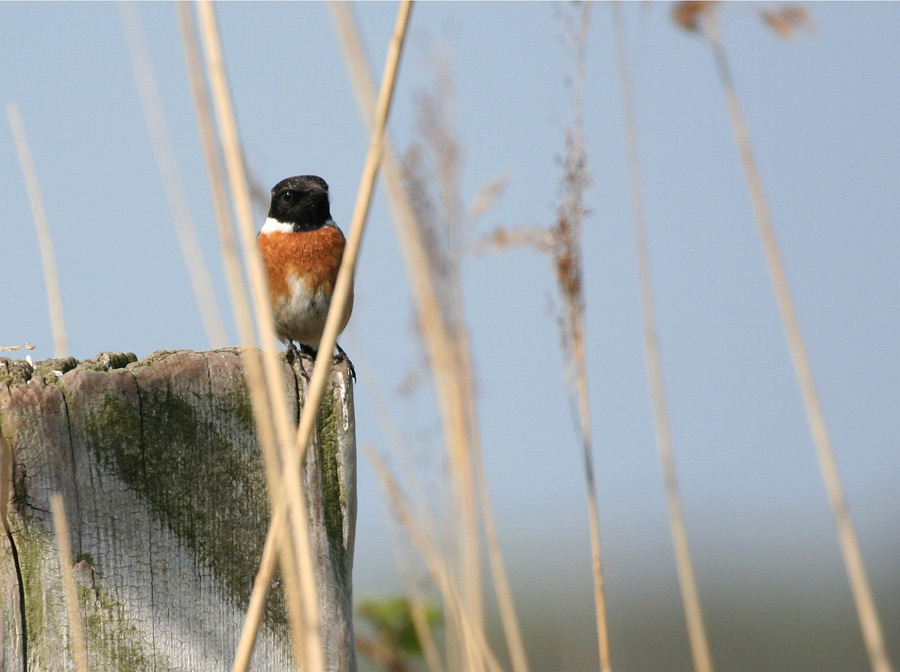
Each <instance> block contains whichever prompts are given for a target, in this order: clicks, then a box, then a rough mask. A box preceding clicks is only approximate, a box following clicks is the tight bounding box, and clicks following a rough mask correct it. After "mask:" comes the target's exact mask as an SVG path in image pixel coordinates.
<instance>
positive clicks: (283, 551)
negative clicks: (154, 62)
mask: <svg viewBox="0 0 900 672" xmlns="http://www.w3.org/2000/svg"><path fill="white" fill-rule="evenodd" d="M177 10H178V20H179V25H180V27H181V36H182V43H183V45H184V51H185V61H186V65H187V72H188V79H189V81H190V84H191V97H192V99H193V102H194V110H195V113H196V116H197V125H198V128H199V130H200V139H201V145H202V147H203V157H204V162H205V164H206V171H207V175H208V177H209V183H210V190H211V192H212V197H213V208H214V212H215V221H216V228H217V230H218V234H219V242H220V248H221V252H222V260H223V263H224V267H225V275H226V278H227V280H228V289H229V293H230V296H231V303H232V306H233V309H234V312H235V318H236V322H237V327H238V333H239V334H240V341H241V343H242V344H243V345H244V348H243V350H242V352H241V356H242V359H243V361H244V368H245V371H246V376H247V384H248V388H249V392H250V400H251V406H252V408H253V415H254V420H255V423H256V428H257V438H258V440H259V444H260V449H261V452H262V455H263V463H264V465H265V467H266V478H267V484H268V487H269V492H270V493H271V494H270V501H273V500H276V499H279V497H278V496H277V494H274V493H278V492H279V491H280V487H281V469H280V459H279V457H278V452H277V450H278V449H277V445H276V439H275V432H274V428H273V426H272V423H271V418H270V415H269V413H270V411H269V403H268V398H267V395H266V384H265V379H264V376H263V371H262V367H261V365H260V360H259V355H258V352H257V351H256V345H257V344H256V336H255V334H254V331H253V318H252V316H251V308H250V300H249V297H248V295H247V291H246V287H245V286H244V282H243V275H242V271H241V265H240V259H239V256H238V249H237V244H236V241H235V238H234V232H233V230H232V223H231V214H230V209H229V205H228V194H227V189H226V185H225V178H224V176H223V174H222V167H221V163H220V161H219V154H218V149H217V145H216V137H215V121H214V119H213V115H212V108H211V104H210V101H209V95H208V93H207V89H206V85H205V81H204V75H203V65H202V59H201V54H200V48H199V46H198V45H197V36H196V33H197V30H196V25H195V21H194V16H193V14H192V12H191V8H190V4H189V3H187V2H178V3H177ZM280 511H281V514H282V515H283V514H284V509H283V508H282V509H280ZM279 554H280V555H281V557H282V564H283V565H284V566H285V568H286V569H285V571H284V579H285V589H286V591H287V590H290V591H291V594H292V595H297V594H298V593H299V584H298V579H297V572H296V569H295V568H296V565H297V563H296V561H295V560H294V555H293V547H292V546H291V545H290V544H281V546H280V547H277V546H276V545H275V543H274V538H271V537H270V538H269V539H267V542H266V545H265V547H264V549H263V557H262V560H261V565H262V567H264V568H265V572H266V574H265V575H266V576H268V578H267V579H266V589H265V590H263V591H261V592H254V593H253V599H251V601H250V604H249V606H248V613H250V614H251V615H250V616H248V618H247V619H246V620H245V625H244V628H243V629H242V632H241V638H240V641H239V643H238V647H237V650H236V654H235V660H234V662H233V666H234V668H235V669H246V668H247V666H248V665H249V662H250V657H251V656H252V654H253V647H254V645H255V644H256V636H257V633H258V628H257V627H250V626H249V623H259V622H260V619H261V617H262V613H261V612H260V613H259V614H257V613H255V612H256V610H262V609H264V608H265V604H266V598H267V596H268V585H269V583H270V582H271V575H272V573H274V571H275V566H276V564H277V562H276V561H277V557H278V555H279ZM287 568H294V569H287ZM297 606H298V605H297V603H296V600H294V602H292V603H291V605H290V608H291V609H292V611H291V613H292V614H293V616H292V620H291V624H292V632H296V633H297V634H295V635H294V639H295V640H296V643H297V644H300V645H302V641H303V638H302V636H301V635H300V633H301V632H302V627H301V626H302V618H303V616H302V611H301V610H300V609H298V608H297ZM295 656H298V657H302V652H300V651H298V650H297V648H296V644H295Z"/></svg>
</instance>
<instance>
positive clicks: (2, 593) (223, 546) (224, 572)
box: [0, 348, 356, 672]
mask: <svg viewBox="0 0 900 672" xmlns="http://www.w3.org/2000/svg"><path fill="white" fill-rule="evenodd" d="M303 366H304V367H305V369H306V370H307V371H309V370H311V367H312V362H311V361H308V360H307V361H305V362H304V363H303ZM299 367H300V362H299V361H295V362H294V363H293V365H291V364H288V363H287V362H285V363H284V389H285V391H286V393H287V396H288V399H289V400H290V401H291V403H292V405H293V408H292V414H293V415H294V417H298V416H299V410H300V407H301V404H302V398H303V395H304V391H305V386H306V383H307V379H306V378H305V377H304V375H303V374H302V373H301V371H300V368H299ZM330 385H331V388H330V392H329V393H328V394H326V395H325V401H324V403H323V407H322V411H321V415H320V419H319V422H318V426H317V430H318V432H317V435H318V436H317V441H316V442H314V445H313V446H312V448H313V449H312V450H309V451H308V452H307V460H306V464H305V475H304V476H305V483H306V487H307V490H308V492H307V495H308V501H309V509H310V521H311V532H312V534H311V538H312V540H313V544H314V549H313V554H314V558H315V559H316V561H317V564H318V565H319V566H318V567H317V579H318V589H319V598H320V599H319V602H320V607H321V608H322V613H323V616H322V622H323V637H324V641H325V648H326V660H327V664H328V665H327V666H328V669H329V670H341V671H343V670H355V669H356V663H355V654H354V652H353V637H352V613H351V605H352V601H351V581H350V571H351V568H352V554H353V536H354V533H355V520H356V455H355V436H354V434H355V427H354V420H353V405H352V398H353V395H352V387H351V383H350V376H349V375H348V371H347V369H346V366H344V365H341V364H338V365H336V367H335V369H334V371H333V372H332V376H331V381H330ZM0 435H2V436H4V437H7V438H9V439H10V440H11V441H12V444H13V451H14V471H13V473H14V481H15V483H14V485H15V487H14V488H13V496H12V497H11V505H10V512H11V523H12V526H13V528H14V529H13V537H14V539H15V540H16V543H17V545H18V546H20V548H19V555H20V560H21V562H22V565H23V572H22V574H23V577H24V580H25V593H26V600H25V602H26V604H25V606H26V609H25V614H26V621H27V623H26V626H27V629H28V647H29V661H30V662H31V663H32V664H31V665H29V669H40V670H46V671H50V672H56V671H57V670H63V669H71V661H70V658H69V655H70V654H69V653H68V650H67V645H68V632H67V623H66V618H65V609H64V605H63V600H62V590H61V581H60V575H59V567H58V558H57V555H56V544H55V540H54V538H53V532H52V525H51V521H50V516H49V513H48V511H49V508H50V507H49V505H48V500H49V496H50V494H52V492H54V491H59V492H60V493H61V494H62V496H63V499H64V501H65V504H66V510H67V516H68V518H69V528H70V530H71V537H72V540H71V541H72V550H73V555H74V557H75V558H76V567H75V569H76V575H77V576H78V577H79V595H80V597H81V600H80V608H81V611H82V618H83V621H84V624H85V630H86V633H85V634H86V640H87V644H88V653H89V657H90V661H91V669H92V670H93V671H95V672H96V671H101V672H102V671H104V670H117V671H121V670H144V669H147V670H149V669H174V670H192V671H197V672H202V671H205V670H217V671H218V670H222V669H227V668H228V667H229V666H230V660H231V656H232V655H233V652H234V649H235V645H236V642H237V638H238V636H239V632H240V627H241V624H242V621H243V613H244V610H245V609H246V606H247V600H248V598H249V594H250V590H251V587H252V583H253V579H254V576H255V573H256V570H257V568H258V565H259V560H260V557H261V553H262V547H263V543H264V541H265V535H266V529H267V525H268V520H269V509H268V497H267V494H266V482H265V474H264V470H263V465H262V461H261V457H260V453H259V448H258V446H257V443H256V437H255V429H254V425H253V412H252V408H251V406H250V402H249V398H248V395H247V390H246V384H245V381H244V369H243V362H242V358H241V354H240V351H239V350H238V349H233V348H232V349H223V350H215V351H210V352H191V351H172V352H167V351H158V352H156V353H153V354H152V355H150V356H149V357H147V358H144V359H142V360H140V361H138V360H137V358H136V357H134V355H130V354H127V353H101V354H100V355H98V357H97V358H96V359H95V360H91V361H86V362H77V361H76V360H74V359H71V358H68V359H64V360H45V361H44V362H38V363H36V364H35V365H34V366H33V367H32V366H30V365H29V364H28V363H27V362H24V361H14V360H8V359H0ZM6 545H7V544H4V549H3V550H2V551H0V669H3V670H10V672H13V671H15V672H19V671H20V670H21V669H22V661H21V635H22V627H23V624H22V623H21V622H20V621H21V618H20V617H18V614H19V607H18V601H19V600H18V592H17V590H18V589H17V584H16V581H17V579H16V577H15V576H14V572H13V571H12V567H11V565H12V563H11V558H10V549H8V548H5V546H6ZM287 636H288V635H287V628H286V623H285V616H284V604H283V595H282V592H281V590H280V584H279V582H278V581H277V580H276V582H275V585H274V586H273V590H272V591H271V593H270V597H269V603H268V605H267V609H266V618H265V622H264V627H263V630H262V631H261V633H260V638H259V640H258V644H257V649H256V652H255V654H254V661H253V665H252V669H265V670H273V671H274V670H282V669H284V670H287V669H292V664H291V660H290V646H289V644H288V642H287Z"/></svg>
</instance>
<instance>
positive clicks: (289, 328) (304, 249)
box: [257, 175, 353, 371]
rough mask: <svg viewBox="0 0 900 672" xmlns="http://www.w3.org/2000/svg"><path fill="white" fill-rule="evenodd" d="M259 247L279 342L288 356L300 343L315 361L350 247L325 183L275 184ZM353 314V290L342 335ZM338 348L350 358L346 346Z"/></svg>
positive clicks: (311, 178)
mask: <svg viewBox="0 0 900 672" xmlns="http://www.w3.org/2000/svg"><path fill="white" fill-rule="evenodd" d="M257 243H258V245H259V251H260V253H261V254H262V258H263V262H264V263H265V266H266V271H267V274H268V278H269V292H270V294H271V298H272V309H273V311H274V313H275V331H276V333H277V334H278V338H279V339H281V340H282V341H283V342H284V343H285V344H287V346H288V351H289V352H292V351H293V349H294V342H295V341H296V342H297V343H298V344H299V345H300V351H301V352H305V353H306V354H309V355H312V356H315V354H316V352H317V351H318V349H319V341H320V340H321V338H322V332H323V331H324V330H325V317H326V316H327V315H328V308H329V306H330V305H331V295H332V293H333V292H334V285H335V282H336V281H337V275H338V269H339V268H340V266H341V259H342V258H343V256H344V245H345V243H346V240H345V239H344V234H343V233H342V232H341V230H340V229H339V228H338V225H337V224H335V222H334V220H333V219H332V218H331V210H330V208H329V204H328V184H327V183H326V182H325V180H323V179H322V178H321V177H317V176H315V175H300V176H298V177H289V178H287V179H285V180H282V181H281V182H279V183H278V184H276V185H275V187H274V188H273V189H272V204H271V206H270V207H269V216H268V218H267V219H266V223H265V224H264V225H263V227H262V230H261V231H260V232H259V236H258V237H257ZM352 310H353V289H352V287H351V289H350V298H349V300H348V301H347V307H346V308H345V309H344V314H343V316H342V317H341V327H340V331H339V332H338V333H340V332H341V331H343V330H344V327H346V326H347V321H348V320H349V319H350V313H351V311H352ZM337 349H338V351H339V352H340V353H341V355H343V356H344V358H346V353H344V351H343V349H342V348H341V346H339V345H338V346H337ZM348 361H349V360H348ZM351 371H352V365H351Z"/></svg>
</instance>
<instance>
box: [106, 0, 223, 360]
mask: <svg viewBox="0 0 900 672" xmlns="http://www.w3.org/2000/svg"><path fill="white" fill-rule="evenodd" d="M119 9H120V10H121V17H122V24H123V26H124V28H125V35H126V37H127V39H128V51H129V54H130V56H131V67H132V71H133V73H134V79H135V82H136V83H137V88H138V93H139V94H140V97H141V105H142V107H143V110H144V118H145V120H146V122H147V128H148V130H149V131H150V139H151V144H152V145H153V154H154V156H155V157H156V165H157V167H158V168H159V173H160V176H161V177H162V181H163V187H164V188H165V192H166V199H167V200H168V202H169V208H170V209H171V211H172V222H173V223H174V225H175V234H176V236H177V238H178V243H179V245H180V246H181V254H182V256H183V257H184V263H185V265H186V266H187V270H188V276H189V277H190V281H191V287H192V288H193V290H194V297H195V298H196V300H197V307H198V308H199V309H200V316H201V318H202V321H203V326H204V327H205V328H206V335H207V338H208V339H209V342H210V345H212V347H214V348H220V347H223V346H225V345H227V344H228V337H227V336H226V334H225V325H224V324H223V322H222V314H221V312H220V311H219V304H218V301H217V300H216V294H215V292H214V291H213V286H212V281H211V280H210V276H209V269H208V268H207V266H206V261H205V259H204V256H203V247H202V246H201V245H200V239H199V238H198V237H197V229H196V227H195V226H194V220H193V218H192V217H191V213H190V209H189V208H188V200H187V195H186V194H185V192H184V184H183V182H182V179H181V172H180V171H179V169H178V162H177V161H176V160H175V152H174V151H173V149H172V138H171V136H170V134H169V129H168V125H167V124H166V115H165V111H164V110H163V106H162V102H161V100H160V95H159V87H158V85H157V82H156V75H155V74H154V72H153V65H152V63H151V61H150V55H149V54H148V52H147V43H146V40H145V39H144V32H143V29H142V27H141V18H140V10H139V9H138V5H137V4H133V3H125V2H123V3H120V4H119Z"/></svg>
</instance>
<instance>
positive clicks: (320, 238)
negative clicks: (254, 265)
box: [258, 226, 346, 301]
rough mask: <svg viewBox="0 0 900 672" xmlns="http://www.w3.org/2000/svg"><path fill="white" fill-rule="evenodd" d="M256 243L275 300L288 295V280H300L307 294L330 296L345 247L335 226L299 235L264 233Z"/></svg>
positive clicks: (342, 235)
mask: <svg viewBox="0 0 900 672" xmlns="http://www.w3.org/2000/svg"><path fill="white" fill-rule="evenodd" d="M258 240H259V250H260V252H261V253H262V258H263V261H264V262H265V265H266V271H267V272H268V276H269V289H270V291H271V292H272V298H273V299H274V300H276V301H277V300H278V298H279V297H284V296H286V295H287V294H288V292H289V289H288V284H287V278H288V277H293V278H302V282H303V283H304V284H305V285H306V290H307V291H308V292H309V293H315V292H316V291H318V290H320V289H321V290H323V291H324V292H325V293H326V294H327V295H331V293H332V292H333V291H334V283H335V281H336V280H337V274H338V269H339V268H340V266H341V259H342V258H343V256H344V245H345V243H346V241H345V240H344V234H343V233H341V231H340V229H338V228H337V227H336V226H323V227H321V228H319V229H316V230H315V231H302V232H298V233H281V232H272V233H264V234H261V235H260V236H259V239H258Z"/></svg>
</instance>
